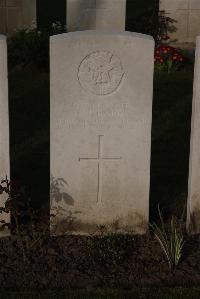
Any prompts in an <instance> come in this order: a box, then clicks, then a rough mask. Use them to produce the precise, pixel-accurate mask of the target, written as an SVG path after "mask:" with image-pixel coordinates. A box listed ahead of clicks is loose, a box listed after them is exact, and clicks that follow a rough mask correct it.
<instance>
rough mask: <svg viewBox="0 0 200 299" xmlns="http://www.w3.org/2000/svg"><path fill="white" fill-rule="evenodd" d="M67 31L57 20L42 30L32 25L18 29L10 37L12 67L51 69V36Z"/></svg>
mask: <svg viewBox="0 0 200 299" xmlns="http://www.w3.org/2000/svg"><path fill="white" fill-rule="evenodd" d="M63 32H66V28H65V26H63V25H62V24H61V23H60V22H55V23H53V24H52V25H51V27H50V28H46V29H43V30H42V31H40V30H38V29H37V28H35V26H30V27H28V28H25V29H20V30H16V31H15V32H14V33H13V34H12V35H11V36H10V37H9V38H8V56H9V64H10V66H11V67H16V66H18V67H19V66H20V67H22V68H23V67H27V66H29V67H30V66H31V67H33V66H34V67H36V68H39V69H45V70H48V69H49V37H50V36H51V35H56V34H59V33H63Z"/></svg>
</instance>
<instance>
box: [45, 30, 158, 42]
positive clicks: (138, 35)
mask: <svg viewBox="0 0 200 299" xmlns="http://www.w3.org/2000/svg"><path fill="white" fill-rule="evenodd" d="M101 35H102V36H119V37H120V36H123V37H132V38H139V39H144V40H151V41H154V38H153V37H152V36H150V35H147V34H142V33H137V32H130V31H122V30H84V31H75V32H68V33H62V34H57V35H53V36H51V37H50V39H51V40H57V39H64V38H66V37H74V38H75V37H81V36H101Z"/></svg>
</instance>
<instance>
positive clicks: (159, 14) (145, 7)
mask: <svg viewBox="0 0 200 299" xmlns="http://www.w3.org/2000/svg"><path fill="white" fill-rule="evenodd" d="M175 22H176V21H175V20H174V19H172V18H170V17H168V16H166V15H165V12H164V11H159V1H158V0H151V1H141V0H134V1H132V0H128V1H127V21H126V30H128V31H134V32H140V33H143V34H148V35H151V36H153V38H154V40H155V43H156V45H158V44H160V43H161V42H163V41H165V42H166V41H167V40H168V39H169V36H168V34H169V33H171V32H174V31H176V27H175V26H174V23H175Z"/></svg>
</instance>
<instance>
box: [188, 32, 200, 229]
mask: <svg viewBox="0 0 200 299" xmlns="http://www.w3.org/2000/svg"><path fill="white" fill-rule="evenodd" d="M199 82H200V36H199V37H197V40H196V59H195V71H194V87H193V104H192V105H193V106H192V125H191V141H190V163H189V184H188V211H187V229H188V231H189V232H190V233H200V181H199V178H200V85H199Z"/></svg>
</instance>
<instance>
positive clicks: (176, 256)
mask: <svg viewBox="0 0 200 299" xmlns="http://www.w3.org/2000/svg"><path fill="white" fill-rule="evenodd" d="M158 213H159V217H160V222H161V227H159V226H158V225H157V224H156V223H153V224H152V225H151V227H152V230H153V233H154V235H155V237H156V239H157V240H158V242H159V244H160V245H161V248H162V250H163V252H164V254H165V256H166V258H167V261H168V264H169V269H170V271H174V270H175V269H176V268H177V266H178V265H179V262H180V260H181V256H182V250H183V246H184V243H185V242H184V238H183V233H182V231H181V227H180V226H179V225H178V221H177V220H176V218H175V217H174V216H173V217H172V218H171V221H170V224H169V227H166V225H165V224H164V220H163V216H162V213H161V211H160V208H159V206H158Z"/></svg>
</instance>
